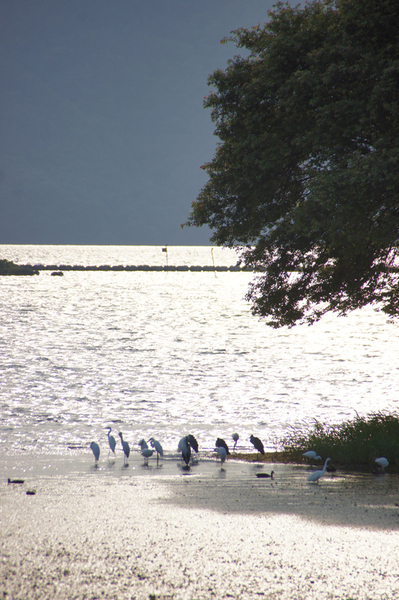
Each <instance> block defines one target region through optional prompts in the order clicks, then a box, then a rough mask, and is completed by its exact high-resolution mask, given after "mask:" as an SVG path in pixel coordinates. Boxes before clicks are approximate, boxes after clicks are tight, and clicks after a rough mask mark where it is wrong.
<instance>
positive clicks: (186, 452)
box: [178, 435, 191, 467]
mask: <svg viewBox="0 0 399 600" xmlns="http://www.w3.org/2000/svg"><path fill="white" fill-rule="evenodd" d="M178 449H179V451H180V452H181V453H182V456H183V460H184V462H185V463H186V466H187V467H188V464H189V462H190V458H191V446H190V442H189V439H188V435H186V436H185V437H183V438H182V439H181V440H180V442H179V447H178Z"/></svg>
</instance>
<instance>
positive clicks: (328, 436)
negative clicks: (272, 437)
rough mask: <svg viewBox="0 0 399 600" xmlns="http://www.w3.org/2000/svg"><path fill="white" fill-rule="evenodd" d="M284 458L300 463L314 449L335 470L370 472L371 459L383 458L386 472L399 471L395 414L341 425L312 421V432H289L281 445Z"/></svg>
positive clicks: (398, 428)
mask: <svg viewBox="0 0 399 600" xmlns="http://www.w3.org/2000/svg"><path fill="white" fill-rule="evenodd" d="M281 445H282V448H283V450H284V455H285V457H286V459H289V460H291V461H293V462H299V463H302V462H304V458H303V456H302V454H303V452H306V451H307V450H315V452H317V454H319V455H320V456H321V457H322V458H323V459H325V458H327V457H328V456H329V457H330V458H331V460H332V461H333V463H334V464H335V465H336V466H339V467H345V468H347V469H353V470H359V469H360V470H371V469H375V468H376V467H377V465H376V463H375V459H376V458H378V457H380V456H384V457H385V458H386V459H387V460H388V461H389V467H388V470H389V471H390V472H399V415H396V414H393V415H388V414H383V413H375V414H371V415H368V416H367V417H359V416H357V417H356V418H355V419H354V420H353V421H346V422H344V423H342V424H341V425H323V424H321V423H318V422H316V423H315V425H314V427H313V429H311V430H302V431H297V430H295V431H293V432H292V433H290V434H289V435H288V436H287V437H286V438H285V439H283V440H282V442H281Z"/></svg>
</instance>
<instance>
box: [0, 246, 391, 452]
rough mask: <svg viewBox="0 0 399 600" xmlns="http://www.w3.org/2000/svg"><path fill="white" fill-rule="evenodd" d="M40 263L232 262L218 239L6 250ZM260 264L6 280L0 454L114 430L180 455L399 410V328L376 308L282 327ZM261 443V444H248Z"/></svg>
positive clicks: (0, 315) (1, 317) (60, 447)
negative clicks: (261, 316)
mask: <svg viewBox="0 0 399 600" xmlns="http://www.w3.org/2000/svg"><path fill="white" fill-rule="evenodd" d="M0 256H2V257H4V258H8V259H10V260H15V261H16V262H19V263H20V264H22V263H30V264H36V263H41V264H72V265H73V264H85V265H102V264H110V265H112V264H124V265H127V264H132V265H135V264H136V265H139V264H166V261H168V263H169V264H170V265H171V264H176V265H180V264H181V265H184V264H187V265H196V264H200V265H211V264H212V261H213V260H214V261H215V264H216V265H226V266H230V265H233V264H235V262H236V256H235V253H234V252H233V251H228V250H222V249H219V248H214V250H213V252H212V251H211V248H210V247H168V252H167V253H165V252H162V247H135V246H130V247H127V246H125V247H123V246H0ZM253 277H254V275H253V274H252V273H241V272H227V273H225V272H218V273H217V275H216V276H215V273H212V272H124V271H123V272H79V271H70V272H67V273H65V275H64V277H51V276H50V273H49V272H41V274H40V275H39V276H34V277H1V278H0V286H1V295H0V305H1V309H0V331H1V336H0V353H1V354H0V356H1V364H0V452H2V453H3V454H4V453H7V454H8V455H16V454H18V453H20V452H22V451H24V452H28V453H31V454H35V453H45V452H52V453H54V452H55V453H58V454H65V453H68V446H70V445H76V446H79V445H82V446H85V447H86V448H87V445H88V443H89V442H90V441H91V440H92V439H95V440H97V441H99V442H100V445H101V446H102V447H103V448H104V450H105V449H106V443H107V442H106V434H105V431H104V427H105V426H107V425H110V426H112V428H113V430H114V432H118V431H120V430H122V431H123V432H124V437H125V439H127V440H128V441H129V443H130V444H131V445H134V444H137V442H138V441H139V440H140V439H141V438H142V437H145V438H146V439H148V437H150V436H154V437H155V438H157V439H159V440H160V441H161V443H162V445H163V446H164V449H165V450H166V451H170V452H172V451H173V452H175V451H176V448H177V443H178V441H179V439H180V438H181V437H182V436H183V435H185V434H186V433H190V432H191V433H194V435H195V436H196V437H197V439H198V441H199V443H200V446H201V447H202V448H208V449H212V448H213V447H214V442H215V439H216V437H224V438H225V439H226V441H227V442H228V443H232V440H231V435H232V433H233V432H234V431H237V432H238V433H239V435H240V440H239V446H240V449H241V450H245V449H247V448H248V449H249V448H250V447H251V445H250V443H249V441H248V438H249V436H250V435H251V433H253V434H254V435H257V436H258V437H260V438H261V439H262V440H263V441H264V444H265V447H266V448H267V449H269V450H274V449H276V448H277V447H278V441H279V439H281V437H282V436H284V435H285V434H286V433H287V431H289V430H290V428H292V427H302V426H303V425H306V424H309V425H311V424H312V423H314V420H315V419H317V420H319V421H322V422H329V423H339V422H341V421H343V420H346V419H350V418H353V417H354V416H355V414H356V411H357V413H359V414H360V415H363V414H369V413H371V412H377V411H390V412H391V411H392V412H393V411H396V410H397V406H398V404H397V401H398V390H399V367H398V365H399V361H398V354H399V352H398V343H397V327H396V326H393V325H391V324H388V323H387V322H386V318H385V317H384V316H383V315H381V314H377V313H375V312H374V311H373V310H371V309H364V310H362V311H357V312H355V313H353V314H352V315H350V316H349V317H347V318H337V317H335V316H327V317H326V318H325V319H324V320H323V321H322V322H321V323H319V324H316V325H314V326H313V327H310V328H309V327H307V326H302V327H296V328H294V329H292V330H288V329H281V330H277V331H275V330H272V329H270V328H268V327H267V326H266V325H265V324H264V323H263V322H262V321H259V320H258V319H257V318H255V317H253V316H252V315H251V312H250V306H249V305H248V303H247V302H246V301H245V300H244V295H245V293H246V290H247V287H248V283H249V281H251V279H252V278H253ZM251 448H252V447H251Z"/></svg>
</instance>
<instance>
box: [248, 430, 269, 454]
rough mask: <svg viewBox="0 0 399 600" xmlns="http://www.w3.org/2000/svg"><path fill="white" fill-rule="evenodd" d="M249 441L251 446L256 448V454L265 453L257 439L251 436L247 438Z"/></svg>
mask: <svg viewBox="0 0 399 600" xmlns="http://www.w3.org/2000/svg"><path fill="white" fill-rule="evenodd" d="M249 441H250V442H251V444H253V445H254V446H255V448H256V450H257V451H258V452H260V453H261V454H264V453H265V449H264V447H263V444H262V442H261V441H260V439H259V438H257V437H254V436H253V435H251V437H250V438H249Z"/></svg>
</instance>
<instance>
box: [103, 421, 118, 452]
mask: <svg viewBox="0 0 399 600" xmlns="http://www.w3.org/2000/svg"><path fill="white" fill-rule="evenodd" d="M105 429H108V433H107V435H108V443H109V451H108V456H109V453H110V451H111V450H112V452H113V453H114V454H115V447H116V441H115V438H114V436H113V435H111V431H112V429H111V427H106V428H105Z"/></svg>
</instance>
